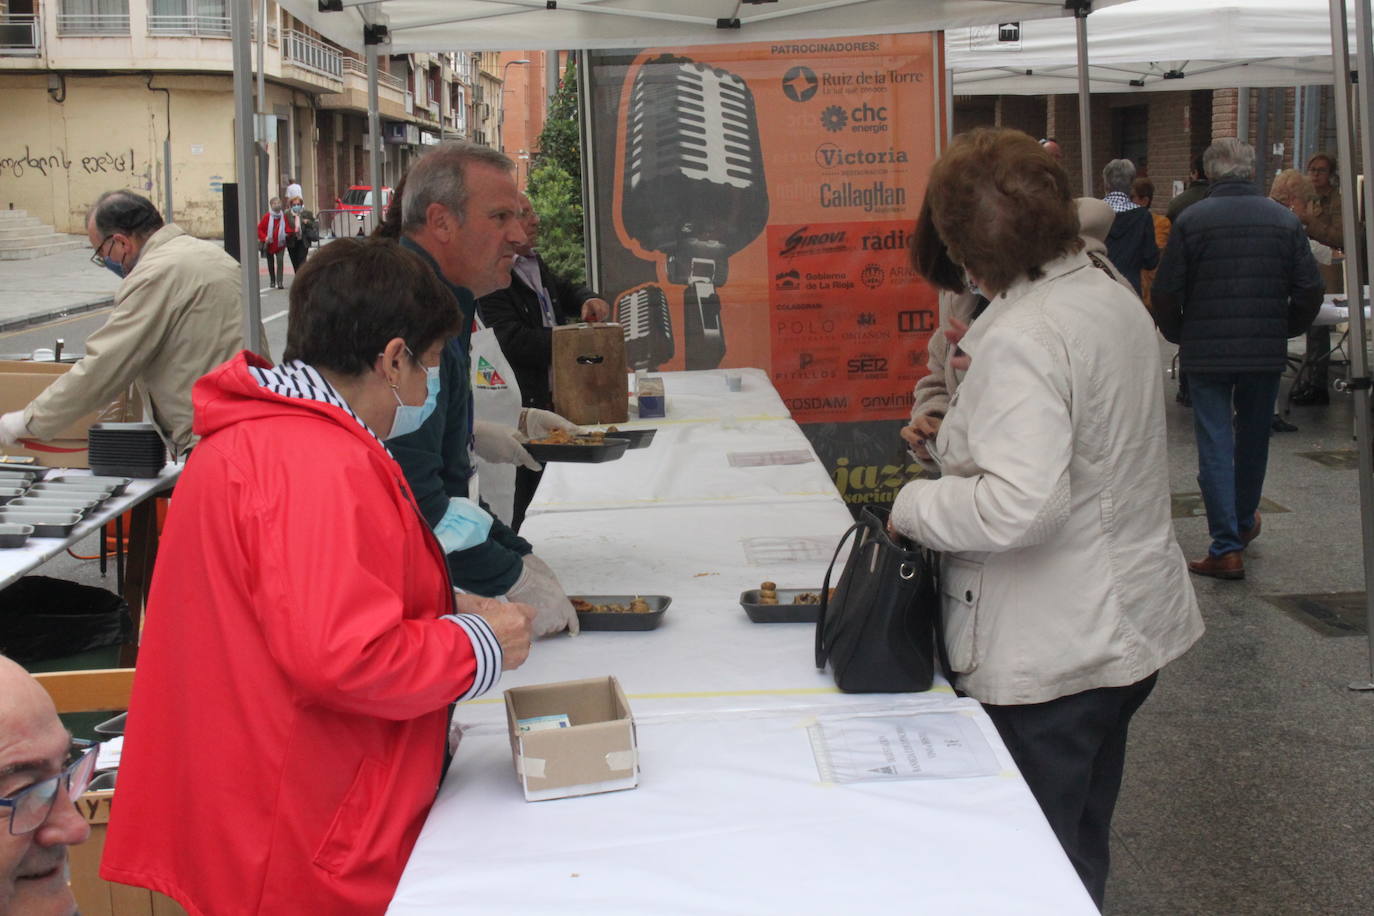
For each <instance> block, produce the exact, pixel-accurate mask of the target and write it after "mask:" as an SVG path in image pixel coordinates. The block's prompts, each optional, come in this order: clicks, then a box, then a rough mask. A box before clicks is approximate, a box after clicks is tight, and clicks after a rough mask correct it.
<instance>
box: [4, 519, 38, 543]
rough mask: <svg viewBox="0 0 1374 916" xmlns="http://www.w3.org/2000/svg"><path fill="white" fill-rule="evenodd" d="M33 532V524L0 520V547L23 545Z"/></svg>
mask: <svg viewBox="0 0 1374 916" xmlns="http://www.w3.org/2000/svg"><path fill="white" fill-rule="evenodd" d="M31 534H33V526H32V525H28V524H20V523H18V522H0V548H4V547H23V546H24V545H25V544H27V543H28V542H29V535H31Z"/></svg>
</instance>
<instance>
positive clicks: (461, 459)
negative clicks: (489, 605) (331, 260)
mask: <svg viewBox="0 0 1374 916" xmlns="http://www.w3.org/2000/svg"><path fill="white" fill-rule="evenodd" d="M401 244H402V245H404V246H406V247H407V248H409V249H410V250H411V251H413V252H415V253H416V254H418V255H419V256H420V257H421V258H423V259H424V260H425V263H427V264H428V265H429V266H430V268H431V269H432V270H433V271H434V273H435V275H436V276H438V277H439V279H440V281H441V282H443V284H444V285H445V286H446V287H448V289H449V291H450V292H452V293H453V297H454V298H455V299H456V300H457V301H458V307H459V309H460V310H461V311H462V313H463V329H462V331H461V332H460V333H459V335H458V336H457V337H455V338H454V339H453V340H450V341H449V342H448V344H447V345H445V347H444V352H443V356H442V358H441V359H440V362H439V395H438V398H437V404H436V406H435V409H434V413H432V414H431V415H430V416H429V419H427V420H426V421H425V423H424V425H423V426H421V427H420V428H419V429H417V430H416V431H415V432H413V433H408V434H407V435H404V436H398V437H397V438H395V439H388V440H387V443H386V444H387V447H388V448H389V449H391V454H392V455H394V456H395V457H396V461H397V462H398V463H399V464H400V465H401V470H402V471H404V472H405V475H406V482H407V483H408V484H410V490H411V492H412V493H414V494H415V501H416V502H417V503H418V504H419V506H420V511H421V512H422V513H423V514H424V516H425V521H426V522H428V523H429V525H430V527H433V526H434V525H437V524H438V523H439V519H441V518H443V516H444V512H445V511H447V509H448V501H449V497H451V496H467V495H468V478H469V477H471V476H472V474H473V473H474V471H473V468H472V461H471V456H470V454H469V452H468V444H469V441H470V440H471V438H472V383H471V378H472V376H471V373H472V353H471V349H470V347H471V341H472V318H473V315H474V314H475V313H476V310H477V302H476V300H475V299H474V298H473V295H472V293H471V292H470V291H469V290H467V289H466V288H465V287H462V286H455V285H453V284H452V283H449V282H448V281H447V280H446V279H445V278H444V275H443V274H442V273H441V272H440V271H439V265H438V264H437V263H435V261H434V258H432V257H430V255H429V252H427V251H425V250H424V249H423V248H421V247H420V246H419V245H417V244H415V243H414V242H412V241H411V240H410V239H402V240H401ZM532 550H533V548H532V547H531V546H530V544H529V542H528V541H526V540H525V539H524V538H522V537H520V536H519V535H518V534H516V533H515V532H514V531H512V530H511V529H510V527H509V526H508V525H506V524H505V523H504V522H502V521H501V520H500V519H495V520H494V521H493V522H492V526H491V533H490V534H489V535H488V536H487V540H486V542H485V543H482V544H478V545H477V546H476V547H470V548H468V549H467V550H460V551H456V552H454V553H450V554H448V570H449V575H450V577H451V578H452V579H453V584H454V585H455V586H457V587H458V588H461V589H463V590H464V591H469V592H474V593H476V594H478V595H486V596H488V597H490V596H494V595H504V594H505V593H506V592H508V591H510V588H511V586H513V585H514V584H515V580H517V579H518V578H520V572H521V570H522V568H523V563H522V562H521V557H523V556H525V555H526V554H528V553H530V552H531V551H532Z"/></svg>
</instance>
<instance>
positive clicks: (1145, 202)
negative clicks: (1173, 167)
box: [1131, 178, 1170, 308]
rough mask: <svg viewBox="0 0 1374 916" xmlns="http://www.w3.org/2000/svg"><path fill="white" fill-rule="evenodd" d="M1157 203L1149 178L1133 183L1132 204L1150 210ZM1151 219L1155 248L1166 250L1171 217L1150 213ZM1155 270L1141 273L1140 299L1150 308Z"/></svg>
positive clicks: (1151, 269)
mask: <svg viewBox="0 0 1374 916" xmlns="http://www.w3.org/2000/svg"><path fill="white" fill-rule="evenodd" d="M1154 202H1155V183H1154V182H1153V181H1151V180H1150V179H1148V178H1137V179H1136V180H1135V181H1133V182H1131V203H1133V204H1135V205H1136V206H1138V207H1144V208H1145V209H1146V210H1150V207H1151V206H1152V205H1153V204H1154ZM1150 219H1152V220H1154V227H1155V246H1156V247H1157V248H1158V249H1159V250H1160V251H1163V250H1164V246H1165V245H1167V244H1168V243H1169V225H1170V223H1169V217H1167V216H1165V215H1164V214H1162V213H1155V212H1154V211H1152V210H1151V211H1150ZM1154 279H1155V271H1154V268H1150V269H1148V270H1142V271H1141V272H1140V298H1141V301H1143V302H1144V303H1145V307H1146V308H1149V307H1150V284H1151V283H1153V282H1154Z"/></svg>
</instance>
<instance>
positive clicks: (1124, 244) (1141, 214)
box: [1102, 159, 1159, 296]
mask: <svg viewBox="0 0 1374 916" xmlns="http://www.w3.org/2000/svg"><path fill="white" fill-rule="evenodd" d="M1132 181H1135V163H1133V162H1131V160H1129V159H1113V160H1112V161H1111V162H1108V163H1107V165H1106V166H1105V167H1104V168H1103V169H1102V184H1103V185H1104V186H1105V187H1106V188H1107V196H1106V197H1104V198H1102V199H1103V200H1105V201H1106V202H1107V204H1108V205H1109V206H1110V207H1111V208H1112V209H1113V210H1114V211H1116V218H1115V219H1113V220H1112V228H1111V229H1110V230H1109V231H1108V232H1107V258H1108V259H1109V260H1110V261H1111V262H1112V263H1113V264H1115V265H1116V269H1117V270H1119V271H1121V273H1122V274H1123V275H1124V276H1125V277H1126V279H1127V280H1129V281H1130V283H1131V287H1132V288H1133V289H1134V290H1135V294H1136V295H1137V296H1139V295H1140V272H1141V271H1142V270H1152V269H1154V267H1155V265H1157V264H1158V263H1159V246H1158V245H1157V244H1155V223H1154V219H1153V218H1152V217H1151V216H1150V211H1149V210H1148V209H1147V208H1145V207H1142V206H1140V205H1139V204H1137V203H1135V202H1134V201H1132V200H1131V182H1132Z"/></svg>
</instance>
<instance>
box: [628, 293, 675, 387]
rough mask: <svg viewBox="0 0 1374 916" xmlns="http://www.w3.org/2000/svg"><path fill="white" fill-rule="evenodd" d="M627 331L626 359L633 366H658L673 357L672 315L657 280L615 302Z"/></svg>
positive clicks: (634, 367) (648, 367) (654, 367)
mask: <svg viewBox="0 0 1374 916" xmlns="http://www.w3.org/2000/svg"><path fill="white" fill-rule="evenodd" d="M615 315H616V320H617V321H619V322H620V326H621V328H623V329H624V331H625V362H626V364H628V365H629V367H630V368H631V369H657V368H658V367H659V366H661V365H663V364H664V363H666V362H667V361H668V360H670V359H672V358H673V349H674V347H673V319H672V317H671V316H670V315H669V314H668V297H667V296H666V295H664V293H663V290H662V289H661V288H660V287H659V286H657V285H656V284H653V283H650V284H649V285H647V286H641V287H640V288H639V289H632V290H630V291H629V292H628V293H625V294H624V295H622V296H621V297H620V298H619V299H617V300H616V303H615Z"/></svg>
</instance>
